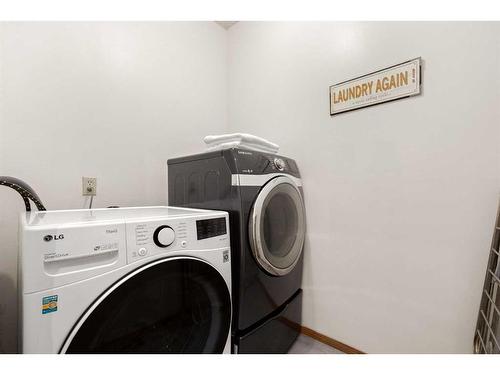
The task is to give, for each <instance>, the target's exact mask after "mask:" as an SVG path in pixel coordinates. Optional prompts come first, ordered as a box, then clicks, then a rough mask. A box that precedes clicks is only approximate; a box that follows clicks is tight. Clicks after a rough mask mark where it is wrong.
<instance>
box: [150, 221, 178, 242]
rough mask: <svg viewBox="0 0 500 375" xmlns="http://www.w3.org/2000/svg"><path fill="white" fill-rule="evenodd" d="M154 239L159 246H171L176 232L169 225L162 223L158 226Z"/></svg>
mask: <svg viewBox="0 0 500 375" xmlns="http://www.w3.org/2000/svg"><path fill="white" fill-rule="evenodd" d="M153 241H154V242H155V244H156V246H159V247H167V246H170V245H171V244H172V243H173V242H174V241H175V232H174V230H173V229H172V228H171V227H169V226H168V225H162V226H160V227H158V228H156V230H155V232H154V234H153Z"/></svg>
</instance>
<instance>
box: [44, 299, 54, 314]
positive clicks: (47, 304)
mask: <svg viewBox="0 0 500 375" xmlns="http://www.w3.org/2000/svg"><path fill="white" fill-rule="evenodd" d="M54 311H57V295H55V296H48V297H43V299H42V314H48V313H51V312H54Z"/></svg>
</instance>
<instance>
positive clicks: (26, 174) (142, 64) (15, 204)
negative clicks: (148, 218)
mask: <svg viewBox="0 0 500 375" xmlns="http://www.w3.org/2000/svg"><path fill="white" fill-rule="evenodd" d="M226 76H227V67H226V31H225V30H223V29H222V28H221V27H219V26H218V25H216V24H215V23H213V22H191V23H182V22H171V23H135V24H133V23H39V24H37V23H26V24H19V23H17V24H15V23H10V24H6V23H4V24H0V175H12V176H16V177H18V178H21V179H23V180H25V181H27V182H28V183H29V184H31V185H32V186H33V187H34V188H35V190H36V191H37V192H38V194H39V195H40V197H41V198H42V199H43V201H44V203H45V204H46V206H47V208H49V209H63V208H81V207H83V206H84V205H85V204H87V202H86V201H84V199H83V198H82V196H81V176H95V177H97V180H98V187H97V189H98V194H97V197H96V199H95V200H94V206H96V207H106V206H108V205H111V204H117V205H122V206H125V205H155V204H165V203H166V183H165V181H166V176H165V167H166V160H167V159H168V158H169V157H172V156H178V155H182V154H186V153H190V152H198V151H200V149H201V148H202V137H203V136H204V135H206V134H207V133H217V132H224V131H225V130H226V125H227V122H226V113H227V108H226V104H227V101H226V88H227V81H226ZM23 209H24V206H23V203H22V200H21V199H20V197H18V196H17V194H16V193H15V192H14V191H13V190H10V189H7V188H4V187H0V238H1V244H0V254H1V257H2V258H1V261H0V352H12V351H15V350H16V303H17V302H16V301H17V299H16V289H15V287H16V277H17V276H16V267H17V240H16V236H17V216H18V212H20V211H22V210H23Z"/></svg>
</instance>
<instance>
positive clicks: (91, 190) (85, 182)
mask: <svg viewBox="0 0 500 375" xmlns="http://www.w3.org/2000/svg"><path fill="white" fill-rule="evenodd" d="M82 195H83V196H92V195H97V178H95V177H82Z"/></svg>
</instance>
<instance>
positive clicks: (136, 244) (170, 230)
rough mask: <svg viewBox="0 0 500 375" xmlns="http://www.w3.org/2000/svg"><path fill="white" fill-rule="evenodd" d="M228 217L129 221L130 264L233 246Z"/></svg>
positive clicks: (128, 249)
mask: <svg viewBox="0 0 500 375" xmlns="http://www.w3.org/2000/svg"><path fill="white" fill-rule="evenodd" d="M228 228H229V224H228V216H227V214H226V216H219V217H207V218H189V219H186V218H184V219H176V220H174V219H169V220H151V221H141V222H128V223H127V224H126V231H127V263H131V262H136V261H139V260H141V259H144V258H146V257H150V256H155V255H159V254H165V253H170V252H175V251H186V250H191V249H192V250H200V249H216V248H222V247H226V246H229V233H228V231H229V230H228Z"/></svg>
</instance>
